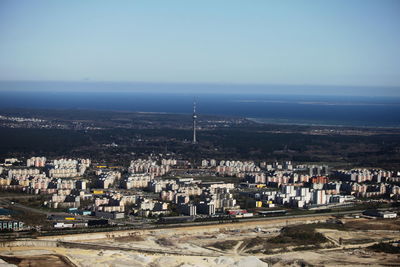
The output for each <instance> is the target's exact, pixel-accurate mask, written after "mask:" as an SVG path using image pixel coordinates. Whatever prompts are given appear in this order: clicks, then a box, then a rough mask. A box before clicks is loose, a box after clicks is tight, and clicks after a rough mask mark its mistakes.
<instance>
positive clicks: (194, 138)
mask: <svg viewBox="0 0 400 267" xmlns="http://www.w3.org/2000/svg"><path fill="white" fill-rule="evenodd" d="M196 119H197V114H196V101H193V144H197V139H196Z"/></svg>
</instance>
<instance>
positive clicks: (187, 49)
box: [0, 0, 400, 87]
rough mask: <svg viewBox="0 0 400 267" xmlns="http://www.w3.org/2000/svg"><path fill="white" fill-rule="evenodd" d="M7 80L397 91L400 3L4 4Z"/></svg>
mask: <svg viewBox="0 0 400 267" xmlns="http://www.w3.org/2000/svg"><path fill="white" fill-rule="evenodd" d="M0 80H37V81H43V80H49V81H84V80H90V81H140V82H155V83H158V82H169V83H175V82H177V83H186V82H188V83H231V84H289V85H290V84H296V85H297V84H300V85H304V84H309V85H350V86H357V85H358V86H392V87H400V1H399V0H393V1H390V0H374V1H371V0H335V1H324V0H320V1H317V0H314V1H312V0H310V1H301V0H293V1H289V0H288V1H278V0H276V1H267V0H258V1H257V0H252V1H235V0H227V1H222V0H220V1H216V0H211V1H206V0H199V1H188V0H182V1H174V0H168V1H166V0H159V1H152V0H143V1H133V0H132V1H101V0H96V1H90V0H89V1H41V0H35V1H32V0H26V1H17V0H1V1H0Z"/></svg>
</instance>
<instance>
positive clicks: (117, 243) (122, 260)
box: [0, 217, 400, 267]
mask: <svg viewBox="0 0 400 267" xmlns="http://www.w3.org/2000/svg"><path fill="white" fill-rule="evenodd" d="M314 219H319V218H314ZM324 219H327V218H326V217H325V218H324ZM312 221H313V220H311V219H307V221H305V220H298V221H297V223H300V224H304V223H307V222H308V223H309V222H312ZM291 223H296V222H295V221H286V220H285V221H283V220H280V221H277V222H274V221H263V222H249V223H234V224H226V225H212V226H195V227H184V228H168V229H156V230H143V231H121V232H111V233H109V234H101V235H100V234H88V235H70V236H58V237H51V239H53V240H57V239H62V240H63V241H65V242H67V243H68V244H69V245H70V246H71V248H65V247H8V248H0V256H8V257H17V258H21V259H35V258H34V257H35V256H40V255H41V256H46V255H47V257H48V259H47V263H49V264H43V261H39V263H40V262H41V263H42V264H41V265H40V264H37V265H34V264H33V265H32V266H48V265H51V266H53V267H56V266H151V267H158V266H160V267H167V266H168V267H169V266H204V267H208V266H222V267H225V266H226V267H228V266H236V267H238V266H243V267H252V266H256V267H257V266H277V267H280V266H304V265H305V266H307V265H308V266H311V265H312V266H365V265H368V266H400V255H398V254H385V253H376V252H373V251H371V250H368V249H366V247H367V246H370V245H371V244H374V243H377V242H382V241H390V240H396V239H397V240H398V239H400V231H399V229H398V225H400V220H388V221H375V222H374V221H371V220H366V219H357V220H354V219H351V220H348V221H346V222H345V223H348V224H351V225H356V226H357V229H355V230H351V231H348V230H347V231H342V230H341V231H339V230H335V229H317V231H319V232H320V233H322V234H323V235H324V236H325V237H326V238H327V239H328V240H329V241H328V243H329V244H328V246H323V248H320V249H313V250H302V251H295V250H293V248H288V247H284V245H283V248H282V249H280V250H279V252H277V251H275V252H268V253H269V254H263V253H260V252H259V251H257V250H253V251H252V252H250V250H246V249H243V248H242V246H241V245H242V243H245V240H249V239H251V238H254V237H258V238H265V239H268V238H270V237H273V236H276V235H278V234H279V230H280V229H281V227H283V226H285V225H287V224H291ZM371 229H373V230H371ZM80 238H82V240H80ZM42 239H44V238H42ZM223 241H232V244H233V245H232V246H231V247H229V248H226V249H225V250H222V249H217V248H215V247H213V244H215V243H216V242H223ZM32 257H33V258H32ZM57 257H61V260H60V258H58V259H59V260H58V261H57ZM62 257H65V258H66V259H68V260H69V261H70V262H68V261H65V260H64V261H62V259H63V258H62ZM40 260H43V259H40ZM25 262H27V261H25ZM33 263H35V262H33ZM50 263H52V264H50ZM57 264H59V265H57ZM3 266H7V265H5V263H4V262H1V261H0V267H3ZM20 266H23V265H21V264H20ZM25 266H28V265H25Z"/></svg>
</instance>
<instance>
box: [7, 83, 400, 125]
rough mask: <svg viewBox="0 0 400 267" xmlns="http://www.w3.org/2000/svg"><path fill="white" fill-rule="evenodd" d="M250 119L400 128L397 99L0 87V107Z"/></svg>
mask: <svg viewBox="0 0 400 267" xmlns="http://www.w3.org/2000/svg"><path fill="white" fill-rule="evenodd" d="M194 99H196V103H197V111H198V114H199V116H200V117H201V114H214V115H231V116H239V117H246V118H253V119H255V120H257V121H260V122H266V123H284V124H306V125H310V124H313V125H346V126H379V127H400V98H393V97H349V96H312V95H305V96H304V95H303V96H300V95H266V94H244V93H241V94H218V93H216V94H212V93H203V94H197V95H194V94H185V93H144V92H87V91H86V92H79V91H73V92H66V91H62V92H58V91H35V92H32V91H6V90H2V91H0V108H46V109H47V108H49V109H54V108H56V109H96V110H120V111H138V112H165V113H191V112H192V104H193V100H194Z"/></svg>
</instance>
